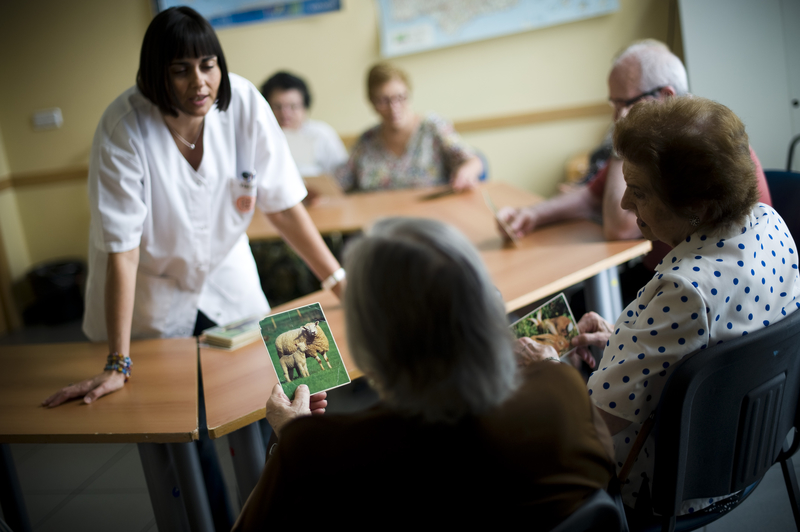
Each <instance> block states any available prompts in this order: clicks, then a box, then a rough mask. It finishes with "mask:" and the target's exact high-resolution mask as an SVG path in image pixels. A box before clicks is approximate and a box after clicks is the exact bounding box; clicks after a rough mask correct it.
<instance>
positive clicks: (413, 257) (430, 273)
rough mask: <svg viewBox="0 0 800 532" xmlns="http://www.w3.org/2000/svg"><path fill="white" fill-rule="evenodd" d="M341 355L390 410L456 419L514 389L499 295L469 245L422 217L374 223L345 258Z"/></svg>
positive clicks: (510, 343) (445, 227) (514, 372)
mask: <svg viewBox="0 0 800 532" xmlns="http://www.w3.org/2000/svg"><path fill="white" fill-rule="evenodd" d="M345 268H346V269H347V289H346V290H345V298H344V304H345V317H346V321H347V338H348V342H349V345H350V350H351V353H352V355H353V359H354V360H355V362H356V364H358V367H359V368H361V369H362V370H363V371H364V372H365V374H366V375H367V376H368V377H369V378H370V379H371V381H373V384H374V386H375V387H376V388H377V391H378V394H379V395H380V396H381V399H382V400H383V402H384V403H385V404H387V405H388V406H389V407H390V408H392V409H394V410H396V411H398V412H401V413H403V414H407V415H420V416H422V418H423V419H425V420H426V421H430V422H438V421H449V422H453V421H457V420H458V419H460V418H462V417H463V416H465V415H469V414H480V413H482V412H485V411H487V410H490V409H491V408H493V407H495V406H497V405H499V404H501V403H502V402H503V401H505V400H506V399H507V398H508V397H509V396H510V395H511V394H512V393H513V392H514V390H515V389H516V387H517V385H518V381H517V368H516V362H515V359H514V354H513V347H512V346H513V338H512V336H511V333H510V331H509V329H508V324H507V321H506V317H505V308H504V305H503V301H502V298H501V296H500V293H499V291H498V290H497V289H496V288H495V287H494V285H493V284H492V282H491V280H490V278H489V274H488V272H487V271H486V267H485V266H484V265H483V262H482V261H481V259H480V256H479V255H478V252H477V251H476V250H475V248H474V247H473V246H472V244H471V243H470V242H469V241H468V240H467V239H466V237H465V236H464V235H463V234H461V233H460V232H459V231H458V230H456V229H454V228H453V227H451V226H449V225H446V224H444V223H442V222H438V221H435V220H429V219H422V218H387V219H383V220H380V221H378V222H377V223H376V224H375V225H374V226H373V227H372V228H371V230H370V231H369V232H368V233H367V234H366V235H365V236H364V237H362V238H361V239H359V240H358V241H356V242H354V243H353V245H352V246H351V247H349V248H348V250H347V252H346V255H345Z"/></svg>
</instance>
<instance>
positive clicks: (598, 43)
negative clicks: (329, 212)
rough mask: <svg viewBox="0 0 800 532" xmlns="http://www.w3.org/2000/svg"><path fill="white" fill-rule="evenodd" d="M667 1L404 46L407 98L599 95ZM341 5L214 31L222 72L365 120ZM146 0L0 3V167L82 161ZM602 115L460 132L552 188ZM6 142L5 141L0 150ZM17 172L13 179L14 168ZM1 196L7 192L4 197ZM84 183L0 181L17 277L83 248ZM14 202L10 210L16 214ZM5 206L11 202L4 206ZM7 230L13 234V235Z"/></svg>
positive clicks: (126, 68)
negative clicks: (443, 44)
mask: <svg viewBox="0 0 800 532" xmlns="http://www.w3.org/2000/svg"><path fill="white" fill-rule="evenodd" d="M670 1H671V0H620V4H621V8H620V10H619V12H617V13H615V14H612V15H608V16H603V17H598V18H593V19H589V20H585V21H579V22H574V23H570V24H564V25H560V26H554V27H551V28H545V29H541V30H536V31H530V32H526V33H521V34H517V35H511V36H507V37H500V38H496V39H491V40H488V41H482V42H477V43H471V44H467V45H462V46H456V47H452V48H444V49H440V50H435V51H430V52H425V53H420V54H415V55H410V56H405V57H400V58H397V59H396V60H395V63H397V64H398V65H399V66H401V67H402V68H404V69H406V70H407V71H408V72H409V74H410V75H411V78H412V81H413V84H414V100H413V105H414V107H415V109H416V110H418V111H420V112H425V111H429V110H435V111H436V112H438V113H440V114H442V115H444V116H446V117H448V118H450V119H451V120H455V121H458V120H465V119H472V118H482V117H490V116H495V115H504V114H512V113H517V112H525V111H534V110H543V109H550V108H557V107H568V106H573V105H584V104H591V103H596V102H598V101H602V100H604V99H605V98H606V88H605V77H606V73H607V70H608V67H609V64H610V59H611V57H612V55H613V54H614V53H615V52H617V51H618V50H619V49H620V48H622V47H623V46H624V45H625V44H626V43H628V42H629V41H631V40H633V39H638V38H643V37H655V38H659V39H662V40H665V39H666V38H667V35H666V33H667V15H668V5H669V2H670ZM343 4H344V7H343V10H342V11H341V12H338V13H333V14H328V15H321V16H316V17H311V18H305V19H300V20H295V21H288V22H279V23H268V24H253V25H248V26H242V27H236V28H229V29H223V30H220V31H219V37H220V40H221V42H222V46H223V48H224V49H225V52H226V57H227V59H228V63H229V66H230V70H231V71H232V72H236V73H239V74H241V75H243V76H245V77H246V78H248V79H250V80H251V81H252V82H253V83H255V84H257V85H259V84H260V83H261V82H263V81H264V80H265V79H266V77H268V76H269V75H270V74H271V73H272V72H274V71H276V70H277V69H289V70H291V71H293V72H295V73H297V74H300V75H302V76H304V77H306V78H307V79H308V81H309V83H310V85H311V88H312V91H313V94H314V98H315V102H314V106H313V109H312V116H313V117H315V118H318V119H321V120H325V121H327V122H329V123H331V124H332V125H333V127H334V128H335V129H337V130H338V131H339V132H341V133H343V134H354V133H357V132H359V131H361V130H363V129H364V128H366V127H368V126H370V125H371V124H373V123H374V122H375V120H376V119H375V116H374V115H373V114H372V112H371V110H370V108H369V107H368V105H367V102H366V99H365V96H364V88H363V85H364V82H363V79H364V74H365V71H366V70H367V68H368V67H369V65H371V64H372V63H374V62H375V61H377V60H379V59H380V58H379V45H378V25H377V12H376V7H375V3H374V2H373V1H372V0H345V1H344V2H343ZM151 16H152V15H151V12H150V2H149V0H114V1H112V2H109V1H107V0H80V1H74V2H64V1H63V0H40V1H37V2H2V3H1V4H0V49H3V50H7V51H13V53H7V54H6V58H5V60H6V63H5V68H4V70H5V71H6V72H7V73H14V78H13V81H14V82H13V83H0V131H3V132H4V133H5V140H4V146H5V153H6V155H7V156H6V157H2V156H0V176H2V170H3V168H4V166H5V167H7V168H8V170H9V171H10V172H11V173H12V174H14V176H15V177H16V176H19V175H20V174H25V173H28V172H36V171H49V170H58V169H64V168H72V167H75V166H76V165H81V164H86V162H87V160H88V154H89V149H90V145H91V140H92V135H93V134H94V129H95V127H96V125H97V122H98V119H99V118H100V115H101V114H102V112H103V110H104V109H105V107H106V106H107V105H108V104H109V103H110V102H111V100H113V99H114V98H115V97H116V96H117V95H118V94H119V93H120V92H122V91H123V90H124V89H126V88H127V87H129V86H131V85H132V84H133V83H134V79H135V75H136V69H137V65H138V54H139V47H140V45H141V40H142V36H143V35H144V31H145V29H146V27H147V24H148V23H149V20H150V18H151ZM56 106H57V107H60V108H61V109H62V112H63V116H64V126H63V127H62V128H61V129H59V130H55V131H45V132H34V131H33V129H32V127H31V125H30V124H31V115H32V113H33V112H34V111H35V110H37V109H42V108H47V107H56ZM608 123H609V120H605V119H600V118H594V119H576V120H568V121H562V122H558V123H548V124H540V125H532V126H524V127H515V128H508V129H498V130H488V131H481V132H474V133H470V134H468V135H465V137H466V139H467V140H468V141H469V142H470V143H472V144H474V145H475V146H476V147H477V148H479V149H480V150H481V151H482V152H483V153H484V154H485V155H486V156H487V158H488V159H489V163H490V168H491V173H492V176H491V178H492V179H497V180H503V181H507V182H510V183H513V184H516V185H518V186H521V187H523V188H526V189H528V190H531V191H534V192H537V193H540V194H544V195H549V194H552V193H553V192H554V191H555V185H556V183H557V182H558V180H559V179H560V178H561V177H562V175H563V167H564V163H565V161H566V160H567V158H568V157H569V156H570V155H572V154H574V153H575V152H579V151H586V150H588V149H590V148H591V147H592V146H593V145H595V144H596V143H597V142H598V141H599V140H600V138H601V137H602V134H603V133H604V131H605V129H606V127H607V125H608ZM0 153H2V151H0ZM24 178H25V177H24V175H22V177H21V179H24ZM9 195H10V196H9ZM85 198H86V187H85V183H83V182H79V181H75V182H72V183H60V184H52V185H36V186H26V187H15V189H14V191H13V193H12V192H11V191H10V190H9V189H6V191H4V192H0V213H2V214H0V229H2V232H3V237H4V240H5V244H6V247H7V248H8V247H11V246H12V245H13V246H14V247H15V251H14V252H13V253H11V254H10V255H9V256H10V258H9V260H10V261H11V262H13V263H14V265H13V267H12V268H11V269H12V270H13V272H14V276H15V277H18V276H19V275H21V273H22V272H23V271H24V269H25V268H27V267H28V266H29V265H30V264H31V263H33V262H37V261H41V260H47V259H51V258H56V257H60V256H65V255H71V256H85V255H86V245H87V231H88V207H87V203H86V199H85ZM9 205H15V206H16V210H17V211H18V213H17V214H16V215H14V214H13V211H14V210H15V208H14V207H10V208H6V207H8V206H9ZM9 213H11V214H9ZM9 218H11V221H9ZM12 243H13V244H12Z"/></svg>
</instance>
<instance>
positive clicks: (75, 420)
mask: <svg viewBox="0 0 800 532" xmlns="http://www.w3.org/2000/svg"><path fill="white" fill-rule="evenodd" d="M107 354H108V345H107V344H105V343H82V342H79V343H67V344H41V345H19V346H3V347H0V442H3V443H100V442H125V443H141V442H153V443H171V442H189V441H192V440H195V439H197V436H198V426H197V340H196V339H195V338H179V339H178V338H176V339H159V340H140V341H134V342H132V343H131V358H132V359H133V368H132V376H131V379H130V381H129V382H128V383H127V384H126V385H125V386H124V387H123V388H122V389H121V390H118V391H116V392H114V393H112V394H110V395H107V396H105V397H103V398H102V399H100V400H98V401H96V402H94V403H92V404H91V405H86V404H84V403H83V401H80V400H74V401H70V402H68V403H65V404H62V405H60V406H58V407H56V408H50V409H48V408H44V407H42V406H41V402H42V400H43V399H44V398H45V397H48V396H49V395H50V394H52V393H54V392H55V391H56V390H58V389H59V388H61V387H63V386H66V385H68V384H70V383H72V382H78V381H80V380H83V379H86V378H88V377H90V376H92V375H96V374H97V373H99V371H100V370H101V369H102V367H103V364H105V360H106V355H107Z"/></svg>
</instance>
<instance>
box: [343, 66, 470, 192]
mask: <svg viewBox="0 0 800 532" xmlns="http://www.w3.org/2000/svg"><path fill="white" fill-rule="evenodd" d="M367 93H368V94H369V99H370V102H372V106H373V108H374V109H375V112H376V113H378V115H380V117H381V123H380V124H379V125H377V126H375V127H373V128H371V129H369V130H367V131H366V132H365V133H364V134H363V135H361V137H360V138H359V139H358V142H357V143H356V145H355V146H354V147H353V151H352V153H351V154H350V159H349V160H348V162H347V164H346V165H344V166H343V167H341V168H339V169H338V170H337V172H336V179H337V180H338V181H339V184H340V185H341V186H342V188H343V189H344V190H345V191H368V190H381V189H394V188H411V187H425V186H432V185H443V184H446V183H448V182H449V183H450V184H451V185H452V186H453V188H455V189H456V190H465V189H469V188H472V187H474V186H475V185H476V184H477V182H478V179H479V177H480V175H481V174H482V173H483V163H482V162H481V160H480V158H479V157H478V156H476V155H475V153H473V152H472V150H471V149H470V148H469V147H468V146H467V145H466V144H464V142H463V141H462V140H461V138H460V137H459V136H458V134H457V133H456V132H455V130H454V129H453V125H452V124H450V123H449V122H448V121H446V120H445V119H443V118H442V117H440V116H437V115H435V114H428V115H426V116H419V115H418V114H416V113H414V112H413V111H412V110H411V108H410V107H409V98H410V94H411V83H410V82H409V79H408V76H407V75H406V73H405V72H403V71H402V70H400V69H399V68H397V67H394V66H392V65H390V64H387V63H379V64H377V65H375V66H373V67H372V68H371V69H370V71H369V75H368V76H367Z"/></svg>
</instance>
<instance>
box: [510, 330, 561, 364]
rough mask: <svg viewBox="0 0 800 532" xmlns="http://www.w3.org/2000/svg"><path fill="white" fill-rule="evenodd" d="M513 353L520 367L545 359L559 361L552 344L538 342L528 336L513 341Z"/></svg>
mask: <svg viewBox="0 0 800 532" xmlns="http://www.w3.org/2000/svg"><path fill="white" fill-rule="evenodd" d="M514 354H515V355H516V356H517V365H518V366H520V367H523V366H528V365H530V364H533V363H535V362H541V361H542V360H547V359H552V360H555V361H556V362H558V361H559V358H558V353H556V350H555V349H553V347H552V346H549V345H544V344H540V343H539V342H536V341H534V340H531V339H530V338H528V337H522V338H519V339H518V340H517V341H516V342H515V343H514Z"/></svg>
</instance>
